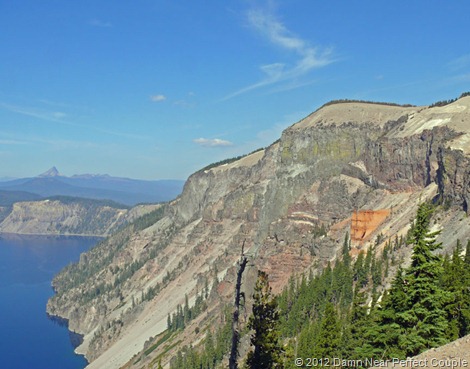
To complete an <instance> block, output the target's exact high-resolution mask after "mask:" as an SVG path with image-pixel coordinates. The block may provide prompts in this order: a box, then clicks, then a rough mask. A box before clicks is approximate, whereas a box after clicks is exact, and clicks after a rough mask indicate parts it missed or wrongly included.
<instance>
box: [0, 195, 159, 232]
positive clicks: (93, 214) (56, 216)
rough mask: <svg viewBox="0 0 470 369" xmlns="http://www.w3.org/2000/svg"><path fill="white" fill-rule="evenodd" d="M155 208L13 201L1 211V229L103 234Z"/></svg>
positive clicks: (94, 203)
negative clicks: (130, 208) (2, 215)
mask: <svg viewBox="0 0 470 369" xmlns="http://www.w3.org/2000/svg"><path fill="white" fill-rule="evenodd" d="M154 208H155V206H154V205H150V206H144V207H142V206H141V207H136V208H134V209H132V210H129V209H128V208H124V207H121V208H120V207H116V206H109V205H105V204H103V203H100V202H99V201H95V200H85V199H84V200H78V199H77V200H66V201H61V200H42V201H24V202H17V203H14V204H13V206H12V207H11V208H6V209H5V210H4V213H5V214H4V218H3V219H2V221H1V222H0V232H4V233H19V234H47V235H55V234H61V235H68V234H73V235H93V236H106V235H108V234H109V233H110V232H111V231H112V230H116V229H117V228H118V227H120V226H122V225H124V224H126V223H127V222H129V221H131V220H133V219H135V218H136V216H137V215H143V214H145V213H146V212H149V211H151V210H153V209H154Z"/></svg>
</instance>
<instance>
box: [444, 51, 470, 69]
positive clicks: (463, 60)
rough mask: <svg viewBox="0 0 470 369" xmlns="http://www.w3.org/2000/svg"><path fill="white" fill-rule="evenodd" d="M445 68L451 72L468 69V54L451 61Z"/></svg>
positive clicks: (469, 59) (469, 62)
mask: <svg viewBox="0 0 470 369" xmlns="http://www.w3.org/2000/svg"><path fill="white" fill-rule="evenodd" d="M447 66H448V67H449V68H450V69H451V70H453V71H456V70H461V69H464V68H466V67H470V54H466V55H462V56H460V57H459V58H456V59H454V60H451V61H450V62H449V63H447Z"/></svg>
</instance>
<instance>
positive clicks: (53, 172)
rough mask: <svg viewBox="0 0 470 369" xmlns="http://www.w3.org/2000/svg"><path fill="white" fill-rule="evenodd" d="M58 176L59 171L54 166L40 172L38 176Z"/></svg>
mask: <svg viewBox="0 0 470 369" xmlns="http://www.w3.org/2000/svg"><path fill="white" fill-rule="evenodd" d="M58 176H60V173H59V171H58V170H57V168H56V167H52V168H51V169H49V170H46V171H45V172H44V173H41V174H40V175H39V176H38V177H41V178H44V177H58Z"/></svg>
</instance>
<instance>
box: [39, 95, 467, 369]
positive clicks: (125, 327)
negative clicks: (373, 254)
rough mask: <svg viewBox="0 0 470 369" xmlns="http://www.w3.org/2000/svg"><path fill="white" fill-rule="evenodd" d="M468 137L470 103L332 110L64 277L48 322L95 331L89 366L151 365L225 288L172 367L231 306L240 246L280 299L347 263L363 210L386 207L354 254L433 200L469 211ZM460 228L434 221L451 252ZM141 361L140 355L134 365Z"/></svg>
mask: <svg viewBox="0 0 470 369" xmlns="http://www.w3.org/2000/svg"><path fill="white" fill-rule="evenodd" d="M469 134H470V97H465V98H462V99H459V100H457V101H456V102H454V103H452V104H450V105H449V106H445V107H441V108H427V107H400V106H388V105H379V104H366V103H341V104H335V105H328V106H326V107H324V108H322V109H320V110H318V111H317V112H315V113H313V114H311V115H310V116H308V117H307V118H305V119H303V120H302V121H300V122H298V123H297V124H294V125H293V126H291V127H289V128H288V129H286V130H285V131H284V132H283V134H282V137H281V138H280V140H279V141H278V142H276V143H274V144H272V145H271V146H270V147H268V148H266V149H264V150H261V151H258V152H256V153H254V154H251V155H248V156H246V157H244V158H242V159H240V160H237V161H234V162H231V163H229V164H224V165H221V166H218V167H214V168H211V169H208V170H205V171H199V172H197V173H195V174H193V175H192V176H191V177H190V178H189V179H188V181H187V183H186V184H185V187H184V191H183V193H182V195H181V196H180V197H179V198H178V199H176V200H175V201H173V202H172V203H170V204H169V205H167V206H166V207H165V209H164V211H162V212H161V214H160V216H159V217H158V218H155V220H154V221H153V222H152V223H150V224H146V225H145V226H144V227H143V228H139V227H136V226H133V227H130V228H129V227H128V228H126V229H124V230H122V231H121V232H119V233H117V234H114V235H112V236H111V237H110V238H109V239H107V240H106V241H104V242H103V243H102V244H101V245H100V246H98V247H97V248H95V249H94V250H92V251H91V252H90V253H88V254H86V255H85V256H84V257H83V258H82V259H81V260H80V262H79V263H78V264H77V265H74V266H71V267H69V268H67V269H66V270H64V271H62V272H61V273H60V274H59V275H58V276H57V277H56V278H55V279H54V288H55V289H56V291H57V295H56V296H55V297H53V298H52V299H51V300H50V301H49V303H48V312H49V313H51V314H54V315H60V316H62V317H64V318H67V319H69V322H70V327H71V329H73V330H74V331H77V332H79V333H82V334H84V335H85V337H84V338H85V340H84V343H83V344H82V346H80V347H79V348H78V351H79V352H81V353H84V354H86V356H87V358H88V359H89V360H90V361H91V363H90V365H89V366H88V367H87V368H89V369H92V368H100V369H111V368H116V369H117V368H120V367H122V366H123V365H124V364H126V363H128V366H127V367H129V368H130V367H142V365H144V364H147V363H149V364H151V363H152V360H153V359H154V358H156V357H158V355H159V354H160V353H161V352H160V351H159V350H160V349H156V350H155V351H153V352H152V353H150V354H145V355H144V354H143V353H142V352H141V351H142V349H143V348H144V346H145V347H146V348H148V347H149V342H151V341H152V340H151V339H150V338H151V337H155V336H157V335H158V334H159V333H161V332H163V331H164V330H165V329H166V326H167V317H168V315H169V314H170V315H171V314H173V313H174V312H175V310H176V308H177V305H178V304H179V305H183V304H184V302H185V295H187V297H188V300H189V303H190V305H191V304H194V301H195V300H196V297H197V296H199V294H200V292H201V291H203V290H204V289H206V287H207V286H209V287H211V286H214V287H216V288H213V289H211V290H210V293H208V300H207V301H208V309H207V311H206V312H205V313H204V314H202V315H201V317H200V318H198V320H197V324H196V323H193V324H190V325H189V326H188V327H187V329H186V330H185V335H184V338H182V340H181V343H180V344H175V345H174V346H172V348H171V349H168V350H167V352H166V354H165V358H166V359H165V360H168V358H169V357H171V355H172V353H174V352H175V350H177V349H178V347H180V346H181V345H183V344H185V343H186V344H188V343H191V342H198V341H199V340H200V339H201V337H202V335H201V333H199V332H203V331H204V329H205V328H206V325H208V324H209V325H210V324H212V323H211V322H214V319H215V318H214V317H215V316H217V314H219V315H220V311H221V309H222V306H223V305H224V304H230V303H232V301H231V293H230V291H231V289H232V290H233V288H234V275H235V274H236V272H235V267H236V261H237V260H238V259H239V257H240V254H241V252H242V247H243V252H244V254H245V255H247V256H248V257H249V259H250V263H249V265H248V266H247V270H246V272H245V274H244V281H243V286H244V287H243V288H244V291H245V295H246V296H250V295H251V293H252V287H253V278H254V276H255V275H256V270H257V269H262V270H265V271H267V272H268V274H269V276H270V282H271V285H272V287H273V290H274V292H279V291H280V290H281V289H282V288H283V286H284V285H285V284H286V283H287V281H288V279H289V277H290V276H291V275H293V274H296V275H299V274H301V273H304V272H305V271H306V270H308V269H309V268H313V270H315V269H320V268H322V267H323V266H325V265H326V264H327V263H328V262H331V261H334V260H335V258H336V255H337V254H338V252H339V249H340V247H341V244H342V240H343V238H344V235H345V233H346V232H350V231H351V225H352V223H353V222H354V218H353V217H354V214H355V212H356V214H357V212H361V211H366V210H371V211H375V212H374V214H380V219H379V220H377V221H376V222H375V223H374V225H373V227H372V226H371V225H369V227H366V232H365V233H364V235H358V236H357V239H356V240H355V242H354V243H353V246H354V249H353V250H352V254H353V255H355V254H357V251H358V250H359V249H367V248H368V244H369V243H370V242H373V240H374V238H375V236H377V235H378V234H379V233H380V234H382V235H383V236H384V239H386V238H387V237H392V236H394V235H397V234H398V235H400V234H404V233H405V232H406V231H407V229H408V226H409V220H410V219H411V218H412V217H413V215H414V214H415V211H416V207H417V204H418V203H419V201H422V200H425V199H430V198H435V199H436V200H438V201H442V202H445V203H447V205H448V206H449V207H454V208H453V209H454V214H457V213H459V211H460V212H461V213H463V212H464V211H468V209H467V204H468V199H469V188H468V186H469V183H470V181H469V180H468V178H469V171H470V165H469V164H470V163H469V162H468V160H469V159H468V155H469V152H468V151H466V150H467V149H466V146H465V142H466V141H465V140H466V137H467V135H469ZM377 216H378V215H377ZM364 219H366V218H364ZM374 219H375V218H374ZM461 219H462V220H461V223H460V224H459V225H458V227H459V232H460V233H458V235H459V237H468V236H470V234H467V233H468V231H466V230H468V229H470V227H463V225H464V224H463V223H465V226H467V223H469V220H468V219H467V218H463V217H462V218H461ZM454 221H455V219H454V217H452V216H450V215H449V216H446V217H443V218H442V220H441V223H440V224H438V225H436V226H439V227H442V228H444V229H446V232H447V233H446V235H448V237H447V238H446V239H442V241H443V242H444V244H445V245H449V244H450V242H454V241H455V240H454V238H453V237H454V236H452V235H454V234H457V233H456V232H457V230H456V229H454V228H455V227H456V225H455V224H453V222H454ZM452 227H454V228H452ZM465 232H467V233H465ZM215 277H217V279H216V278H215ZM214 280H217V281H218V284H217V283H215V282H214V283H213V281H214ZM206 291H207V289H206ZM149 339H150V341H149ZM139 352H140V354H139V355H140V356H139V358H141V359H139V360H131V361H130V359H131V358H132V357H133V356H134V355H137V354H138V353H139ZM141 360H143V361H141ZM152 365H153V364H152Z"/></svg>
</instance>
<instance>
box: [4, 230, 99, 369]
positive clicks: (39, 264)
mask: <svg viewBox="0 0 470 369" xmlns="http://www.w3.org/2000/svg"><path fill="white" fill-rule="evenodd" d="M97 241H98V239H96V238H92V237H48V236H17V235H4V234H0V363H1V364H0V367H1V368H2V369H83V368H84V367H85V366H86V364H87V363H86V360H85V359H84V358H83V357H82V356H79V355H76V354H75V353H74V352H73V349H74V348H73V345H72V341H71V338H70V335H69V332H68V330H67V328H66V327H65V326H63V325H62V326H61V325H60V324H58V323H56V322H53V321H52V320H51V319H49V318H48V317H47V315H46V304H47V300H48V298H49V297H51V296H52V295H53V293H54V292H53V290H52V288H51V280H52V278H53V276H54V275H55V274H57V273H58V272H59V271H60V270H61V269H62V268H63V267H64V266H66V265H67V264H69V263H71V262H74V261H78V259H79V257H80V254H81V253H82V252H84V251H86V250H88V249H89V248H90V247H92V246H93V245H95V244H96V243H97Z"/></svg>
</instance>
